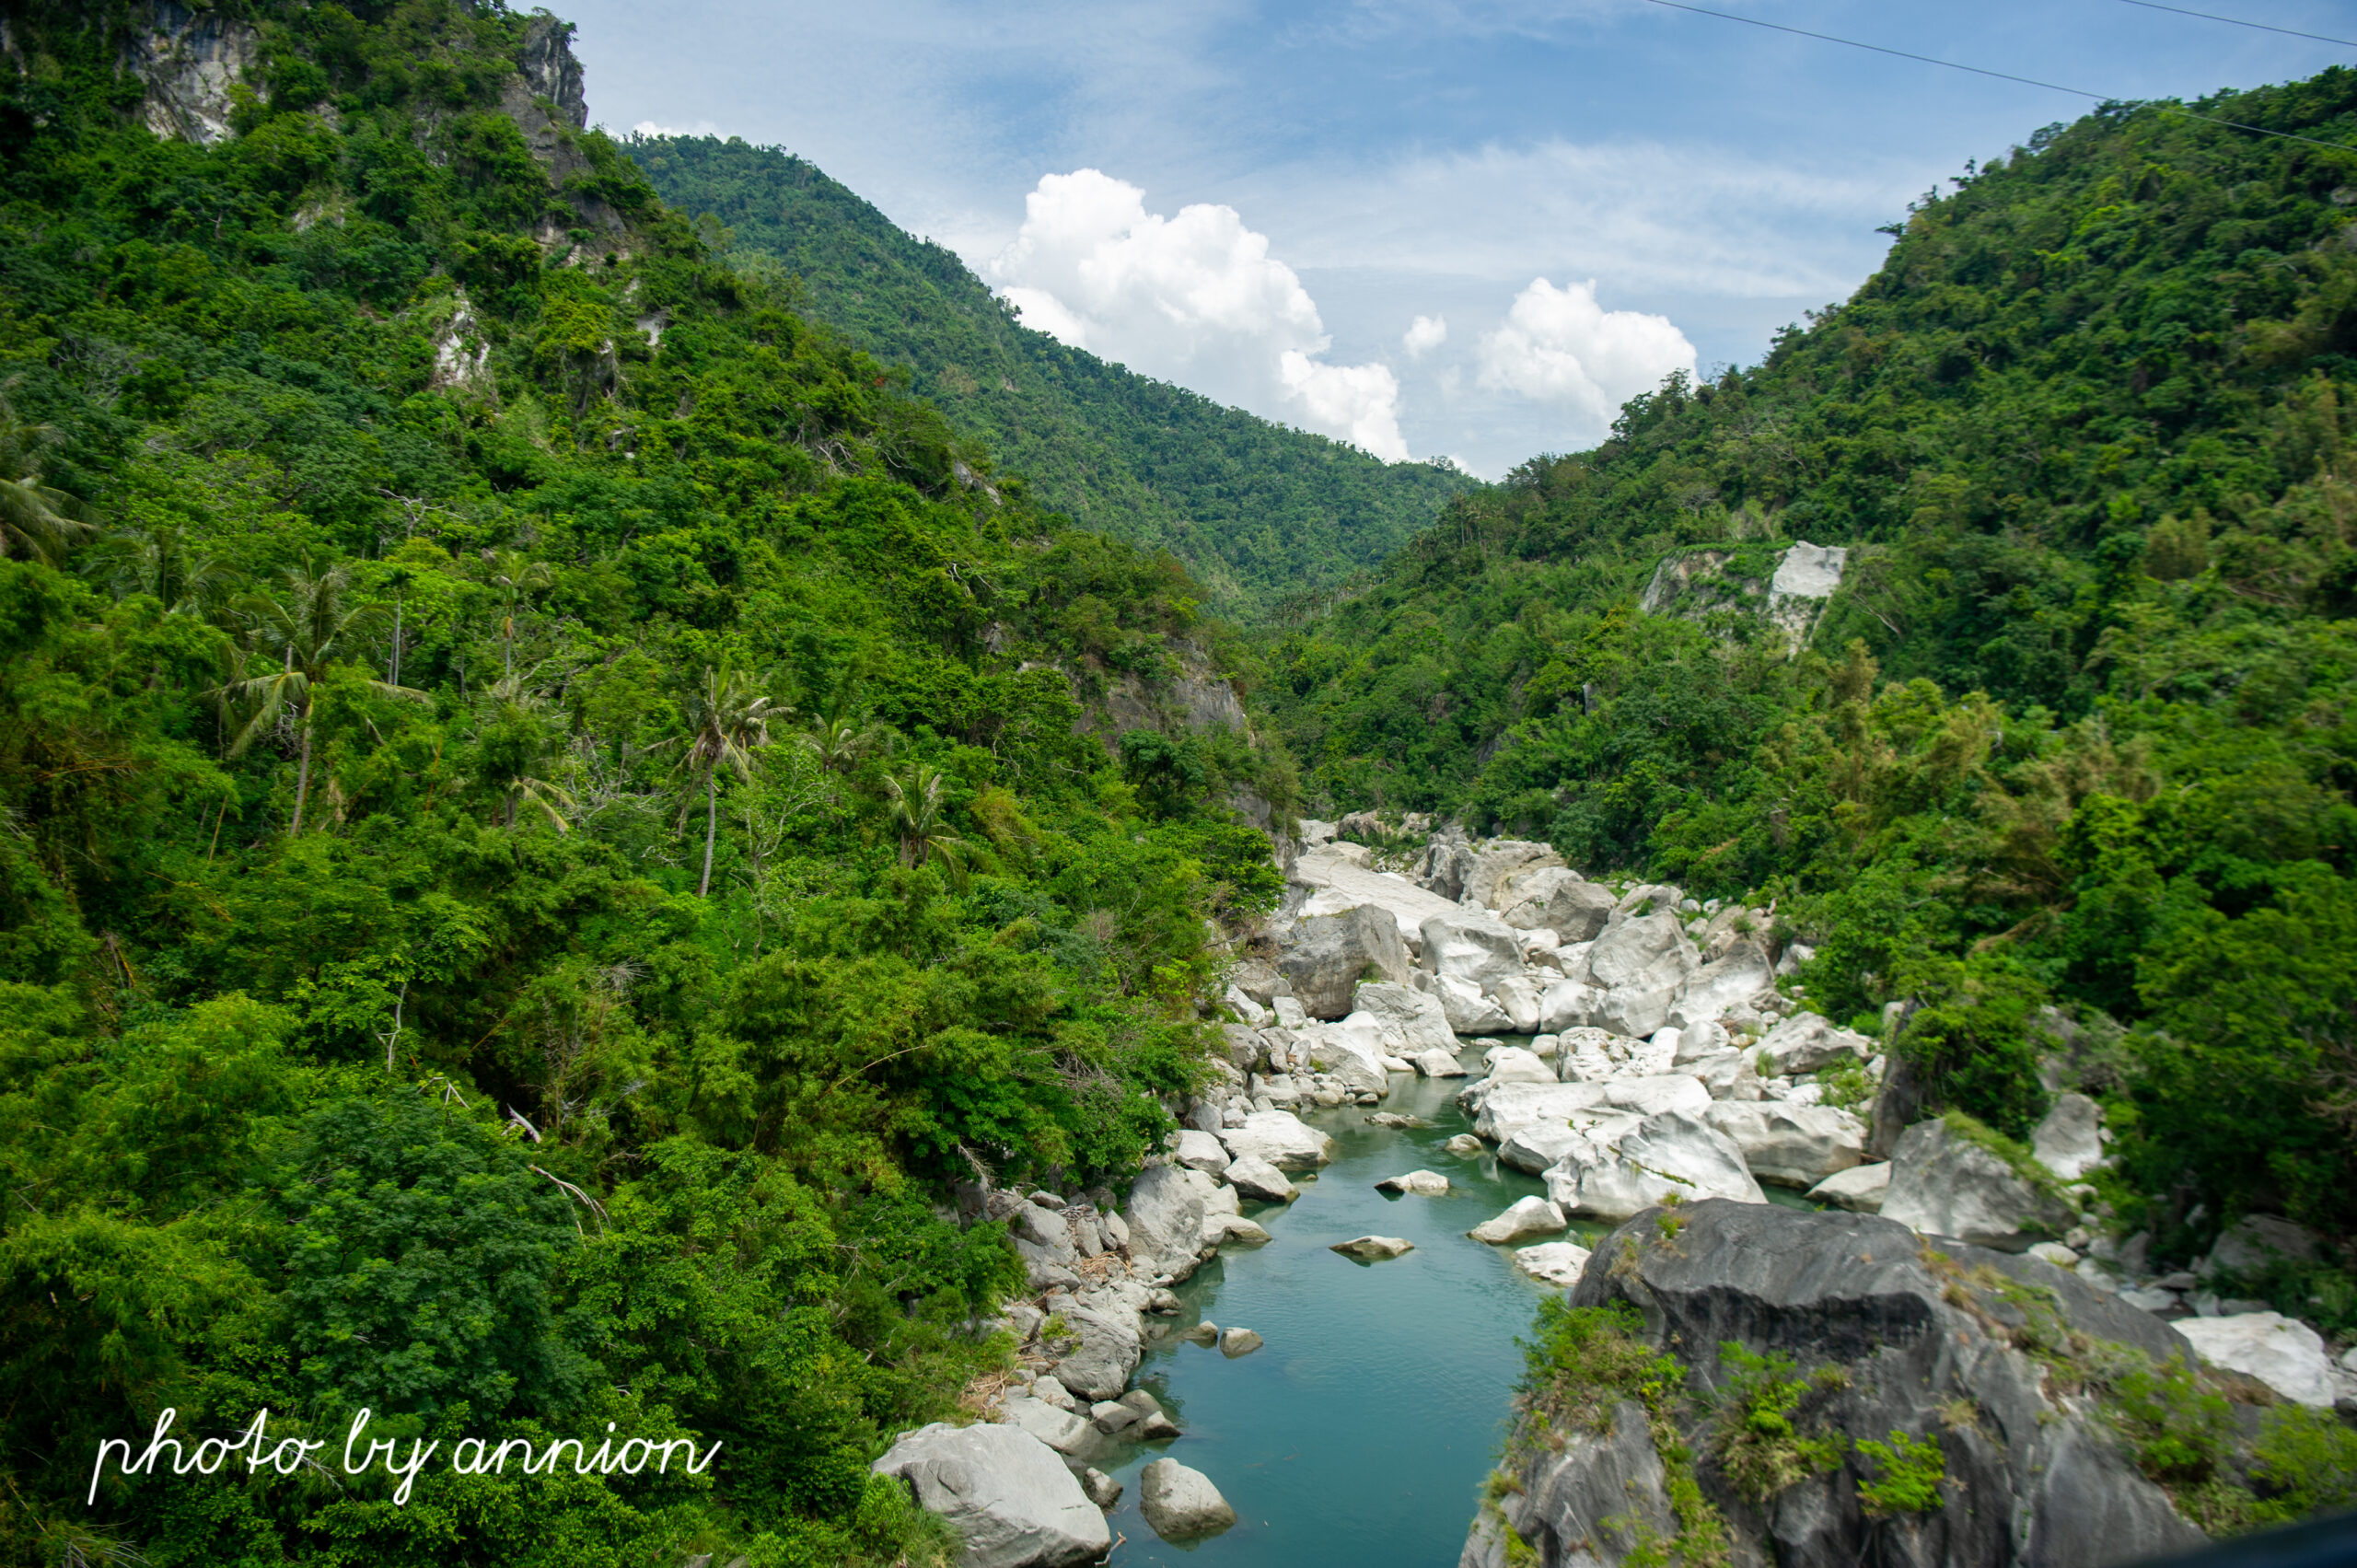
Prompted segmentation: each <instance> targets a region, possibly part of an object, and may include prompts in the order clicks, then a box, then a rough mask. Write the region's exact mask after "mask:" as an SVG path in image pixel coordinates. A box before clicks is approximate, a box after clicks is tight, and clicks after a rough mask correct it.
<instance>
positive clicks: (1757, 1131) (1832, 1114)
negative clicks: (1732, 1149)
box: [1702, 1100, 1866, 1188]
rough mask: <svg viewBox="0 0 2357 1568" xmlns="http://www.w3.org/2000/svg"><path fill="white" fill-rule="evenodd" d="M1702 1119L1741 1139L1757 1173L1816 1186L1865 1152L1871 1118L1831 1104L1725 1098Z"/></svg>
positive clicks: (1784, 1183)
mask: <svg viewBox="0 0 2357 1568" xmlns="http://www.w3.org/2000/svg"><path fill="white" fill-rule="evenodd" d="M1702 1120H1703V1121H1707V1122H1709V1123H1710V1124H1711V1125H1712V1126H1713V1127H1715V1128H1717V1129H1718V1130H1719V1131H1720V1132H1724V1133H1725V1134H1726V1135H1727V1136H1728V1137H1729V1138H1732V1139H1733V1140H1735V1145H1736V1148H1738V1149H1741V1150H1742V1151H1743V1159H1744V1163H1745V1164H1746V1165H1747V1166H1749V1167H1751V1174H1752V1175H1754V1176H1756V1177H1758V1178H1759V1179H1760V1180H1762V1181H1767V1182H1772V1183H1773V1184H1775V1185H1776V1186H1779V1187H1803V1188H1807V1187H1814V1186H1816V1185H1817V1183H1818V1182H1820V1181H1822V1180H1824V1179H1826V1178H1827V1177H1829V1176H1831V1175H1833V1174H1834V1173H1835V1172H1836V1171H1842V1170H1847V1169H1849V1168H1850V1167H1852V1166H1853V1165H1856V1164H1858V1163H1859V1162H1860V1161H1861V1160H1862V1159H1864V1157H1865V1154H1864V1151H1865V1146H1866V1124H1865V1123H1864V1122H1863V1121H1859V1120H1858V1119H1857V1118H1856V1117H1855V1116H1852V1115H1851V1114H1850V1113H1849V1112H1848V1111H1846V1110H1837V1109H1834V1108H1833V1107H1831V1106H1829V1105H1792V1104H1788V1103H1785V1102H1783V1101H1780V1100H1748V1101H1744V1100H1721V1101H1718V1102H1715V1103H1714V1104H1713V1105H1712V1106H1711V1108H1710V1109H1707V1110H1705V1111H1704V1112H1703V1113H1702Z"/></svg>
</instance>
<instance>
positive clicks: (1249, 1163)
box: [1227, 1155, 1301, 1203]
mask: <svg viewBox="0 0 2357 1568" xmlns="http://www.w3.org/2000/svg"><path fill="white" fill-rule="evenodd" d="M1227 1180H1228V1185H1229V1186H1230V1187H1231V1188H1232V1189H1233V1190H1234V1191H1237V1192H1241V1193H1242V1194H1243V1195H1244V1196H1246V1197H1247V1198H1252V1199H1257V1200H1259V1201H1260V1202H1264V1203H1290V1202H1293V1201H1294V1200H1295V1198H1298V1197H1300V1196H1301V1189H1299V1188H1298V1187H1295V1185H1294V1184H1293V1183H1292V1182H1290V1181H1287V1180H1286V1179H1285V1173H1284V1172H1283V1171H1282V1170H1279V1169H1278V1168H1277V1167H1275V1166H1273V1165H1271V1164H1270V1163H1269V1162H1268V1161H1267V1160H1265V1159H1262V1158H1260V1156H1257V1155H1239V1156H1237V1158H1236V1159H1235V1161H1234V1162H1233V1163H1231V1164H1230V1165H1229V1166H1228V1167H1227Z"/></svg>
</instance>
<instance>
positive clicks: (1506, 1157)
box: [1498, 1121, 1590, 1176]
mask: <svg viewBox="0 0 2357 1568" xmlns="http://www.w3.org/2000/svg"><path fill="white" fill-rule="evenodd" d="M1588 1141H1590V1140H1589V1139H1588V1137H1587V1134H1586V1133H1585V1132H1579V1131H1577V1130H1575V1129H1573V1126H1572V1125H1571V1124H1570V1123H1569V1122H1567V1121H1539V1122H1534V1123H1532V1124H1531V1125H1530V1126H1527V1127H1517V1128H1515V1132H1514V1136H1512V1137H1510V1138H1508V1139H1507V1140H1506V1141H1505V1142H1504V1143H1503V1144H1499V1145H1498V1163H1499V1164H1500V1165H1504V1166H1512V1167H1514V1168H1515V1169H1516V1170H1521V1171H1527V1172H1528V1173H1529V1174H1531V1175H1532V1176H1544V1175H1546V1174H1547V1170H1548V1167H1550V1166H1552V1165H1554V1164H1555V1163H1556V1162H1557V1161H1559V1160H1561V1159H1562V1157H1563V1156H1565V1155H1567V1154H1570V1153H1571V1152H1572V1151H1573V1149H1575V1148H1578V1147H1579V1146H1580V1145H1581V1144H1583V1143H1584V1142H1588Z"/></svg>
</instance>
